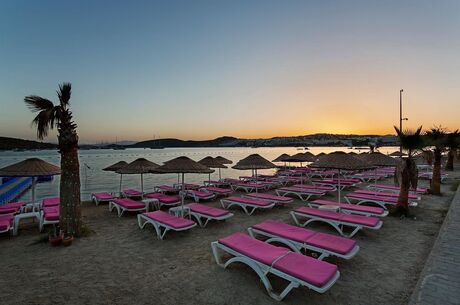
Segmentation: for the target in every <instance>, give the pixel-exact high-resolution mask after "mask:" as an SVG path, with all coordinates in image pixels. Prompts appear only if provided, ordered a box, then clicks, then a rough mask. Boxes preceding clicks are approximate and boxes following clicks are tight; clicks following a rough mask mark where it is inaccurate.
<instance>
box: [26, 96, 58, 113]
mask: <svg viewBox="0 0 460 305" xmlns="http://www.w3.org/2000/svg"><path fill="white" fill-rule="evenodd" d="M24 103H26V104H27V107H28V108H29V109H30V110H31V111H32V112H37V111H43V110H45V111H46V110H50V109H52V108H53V107H54V104H53V102H51V101H50V100H48V99H46V98H43V97H40V96H37V95H29V96H26V97H25V98H24Z"/></svg>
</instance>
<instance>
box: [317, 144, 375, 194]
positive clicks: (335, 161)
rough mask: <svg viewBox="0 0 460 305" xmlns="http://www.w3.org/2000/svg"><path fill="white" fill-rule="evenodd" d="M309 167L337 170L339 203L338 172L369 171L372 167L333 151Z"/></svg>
mask: <svg viewBox="0 0 460 305" xmlns="http://www.w3.org/2000/svg"><path fill="white" fill-rule="evenodd" d="M310 167H316V168H329V169H337V170H339V175H338V187H337V190H338V197H339V198H338V200H339V203H340V171H341V170H360V169H369V168H372V167H373V166H372V165H370V164H369V163H367V162H366V161H363V160H361V159H360V158H358V157H355V156H351V155H349V154H347V153H345V152H342V151H335V152H332V153H330V154H327V155H324V156H322V157H321V158H319V160H318V161H316V162H313V163H312V164H310Z"/></svg>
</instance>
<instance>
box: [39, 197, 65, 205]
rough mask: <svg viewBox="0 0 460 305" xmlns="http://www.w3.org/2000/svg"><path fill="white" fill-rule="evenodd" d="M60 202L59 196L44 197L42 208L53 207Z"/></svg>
mask: <svg viewBox="0 0 460 305" xmlns="http://www.w3.org/2000/svg"><path fill="white" fill-rule="evenodd" d="M60 204H61V198H59V197H52V198H44V199H43V200H42V208H46V207H55V206H59V205H60Z"/></svg>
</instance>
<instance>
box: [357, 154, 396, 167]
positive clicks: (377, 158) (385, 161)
mask: <svg viewBox="0 0 460 305" xmlns="http://www.w3.org/2000/svg"><path fill="white" fill-rule="evenodd" d="M358 157H359V158H360V159H361V160H363V161H366V162H367V163H369V164H371V165H375V166H395V165H396V164H397V163H398V161H397V160H396V159H393V158H392V157H389V156H387V155H385V154H382V153H380V152H373V153H370V154H365V155H359V156H358Z"/></svg>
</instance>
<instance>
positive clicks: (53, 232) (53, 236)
mask: <svg viewBox="0 0 460 305" xmlns="http://www.w3.org/2000/svg"><path fill="white" fill-rule="evenodd" d="M63 237H64V236H63V234H62V231H61V230H60V228H59V226H57V225H53V228H52V229H50V230H49V231H48V240H49V242H50V244H51V246H53V247H57V246H59V245H60V244H61V243H62V239H63Z"/></svg>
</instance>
